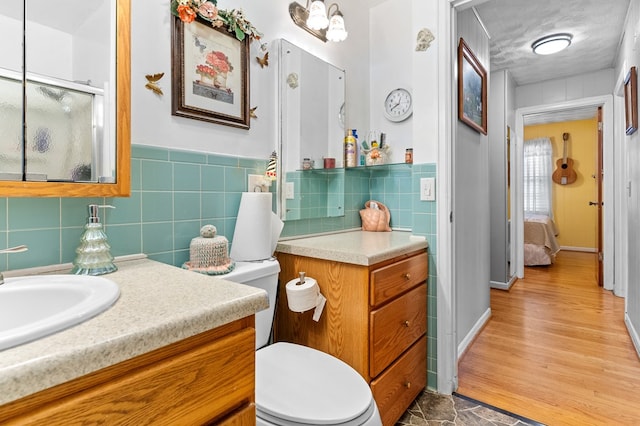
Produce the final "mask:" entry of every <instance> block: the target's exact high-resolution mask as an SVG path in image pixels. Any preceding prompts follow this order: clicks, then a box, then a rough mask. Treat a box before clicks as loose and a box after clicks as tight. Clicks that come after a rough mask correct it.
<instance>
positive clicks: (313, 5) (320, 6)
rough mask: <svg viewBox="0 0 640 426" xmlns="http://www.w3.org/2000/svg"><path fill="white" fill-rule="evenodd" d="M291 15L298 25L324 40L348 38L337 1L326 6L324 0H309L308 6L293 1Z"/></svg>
mask: <svg viewBox="0 0 640 426" xmlns="http://www.w3.org/2000/svg"><path fill="white" fill-rule="evenodd" d="M289 15H290V16H291V19H292V20H293V22H294V23H295V24H296V25H297V26H299V27H300V28H302V29H304V30H305V31H307V32H308V33H309V34H312V35H314V36H316V37H318V38H319V39H320V40H322V41H324V42H326V41H327V40H329V41H343V40H345V39H346V38H347V35H348V33H347V31H346V29H345V26H344V17H343V16H342V12H340V8H339V7H338V4H337V3H332V4H331V5H330V6H329V7H328V8H326V7H325V4H324V1H323V0H314V1H310V0H307V6H306V7H303V6H302V5H301V4H299V3H297V2H293V3H290V4H289ZM327 27H328V29H327Z"/></svg>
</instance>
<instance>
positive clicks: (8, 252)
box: [0, 244, 29, 285]
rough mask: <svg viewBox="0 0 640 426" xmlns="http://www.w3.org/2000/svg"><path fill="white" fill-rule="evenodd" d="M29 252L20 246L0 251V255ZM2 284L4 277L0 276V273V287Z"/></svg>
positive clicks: (25, 247) (0, 274)
mask: <svg viewBox="0 0 640 426" xmlns="http://www.w3.org/2000/svg"><path fill="white" fill-rule="evenodd" d="M27 250H29V248H28V247H27V246H25V245H24V244H23V245H20V246H15V247H9V248H6V249H0V254H5V253H6V254H10V253H21V252H23V251H27ZM2 284H4V275H2V272H0V285H2Z"/></svg>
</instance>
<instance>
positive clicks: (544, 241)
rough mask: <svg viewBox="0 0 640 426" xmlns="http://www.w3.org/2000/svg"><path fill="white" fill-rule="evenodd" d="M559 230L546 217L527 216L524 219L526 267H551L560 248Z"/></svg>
mask: <svg viewBox="0 0 640 426" xmlns="http://www.w3.org/2000/svg"><path fill="white" fill-rule="evenodd" d="M557 235H558V230H557V229H556V225H555V223H554V222H553V220H552V219H551V218H550V217H549V216H546V215H534V214H526V215H525V217H524V264H525V266H536V265H551V264H552V263H553V262H554V261H555V257H556V254H557V253H558V252H559V251H560V246H559V245H558V241H557V240H556V236H557Z"/></svg>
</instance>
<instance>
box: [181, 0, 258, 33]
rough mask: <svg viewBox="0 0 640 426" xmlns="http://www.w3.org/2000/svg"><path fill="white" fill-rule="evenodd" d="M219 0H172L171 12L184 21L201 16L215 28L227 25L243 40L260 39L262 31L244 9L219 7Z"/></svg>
mask: <svg viewBox="0 0 640 426" xmlns="http://www.w3.org/2000/svg"><path fill="white" fill-rule="evenodd" d="M217 4H218V1H217V0H171V13H172V14H173V15H175V16H177V17H179V18H180V20H181V21H182V22H184V23H190V22H193V21H194V20H195V19H196V17H200V18H202V19H204V20H205V21H207V22H210V23H211V26H213V27H214V28H219V27H222V26H225V27H227V31H229V32H230V33H235V35H236V38H237V39H238V40H240V41H243V40H244V38H245V36H249V40H250V41H251V40H260V37H262V33H261V32H260V31H258V30H257V29H256V27H254V26H253V24H251V22H249V20H247V18H246V17H245V16H244V12H242V9H240V10H237V9H231V10H222V9H218V7H217Z"/></svg>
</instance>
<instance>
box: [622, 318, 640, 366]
mask: <svg viewBox="0 0 640 426" xmlns="http://www.w3.org/2000/svg"><path fill="white" fill-rule="evenodd" d="M624 323H625V325H626V326H627V331H628V332H629V336H631V341H632V342H633V346H634V347H635V348H636V353H637V354H638V357H640V335H638V331H637V330H636V328H635V327H634V326H633V322H631V318H629V315H628V314H626V313H625V314H624Z"/></svg>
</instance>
